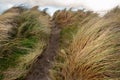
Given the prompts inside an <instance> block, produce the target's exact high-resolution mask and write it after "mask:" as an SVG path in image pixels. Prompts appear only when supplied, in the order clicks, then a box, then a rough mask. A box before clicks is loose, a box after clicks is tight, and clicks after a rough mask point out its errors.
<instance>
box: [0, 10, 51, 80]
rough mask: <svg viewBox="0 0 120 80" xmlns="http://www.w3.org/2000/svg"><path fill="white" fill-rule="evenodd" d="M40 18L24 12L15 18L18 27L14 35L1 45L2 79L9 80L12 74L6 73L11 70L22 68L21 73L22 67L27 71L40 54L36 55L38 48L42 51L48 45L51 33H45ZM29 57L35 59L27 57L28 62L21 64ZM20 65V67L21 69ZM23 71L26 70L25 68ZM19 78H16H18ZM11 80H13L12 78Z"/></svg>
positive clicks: (0, 71) (15, 28)
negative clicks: (23, 58) (23, 59)
mask: <svg viewBox="0 0 120 80" xmlns="http://www.w3.org/2000/svg"><path fill="white" fill-rule="evenodd" d="M39 16H40V14H38V13H37V14H36V13H34V12H32V11H24V12H23V13H21V14H20V15H19V16H18V17H16V18H14V20H15V21H16V25H17V26H16V27H14V28H13V30H12V31H13V32H14V33H12V34H9V36H10V37H9V38H8V39H7V40H6V41H5V42H3V43H2V44H1V45H0V55H1V56H0V73H5V74H1V75H2V76H1V78H3V76H4V75H6V76H5V78H6V79H8V78H7V75H8V74H10V73H8V74H7V72H6V71H7V70H8V69H9V68H11V69H13V70H15V69H16V66H17V67H18V68H20V71H21V67H22V68H23V67H26V69H29V68H27V67H28V66H29V64H31V63H32V62H31V63H29V62H30V61H32V59H34V58H35V57H36V56H37V55H38V54H40V52H39V53H35V51H36V48H37V47H38V48H37V49H39V50H38V51H41V50H42V49H43V47H44V46H45V45H46V44H47V42H48V38H49V33H48V32H45V30H44V29H45V28H44V26H43V25H42V23H41V22H40V20H39ZM38 44H39V45H38ZM32 52H34V54H32ZM28 55H32V56H33V57H30V56H29V58H27V57H26V60H27V61H26V62H25V61H23V62H20V61H22V60H20V58H21V57H23V56H24V57H25V56H28ZM21 59H22V58H21ZM22 63H23V64H22ZM20 64H21V65H20ZM25 64H26V65H25ZM18 65H20V67H19V66H18ZM23 70H25V69H24V68H23ZM18 71H19V69H18ZM25 71H26V70H25ZM11 72H12V71H11ZM22 73H23V72H21V73H20V75H19V74H18V75H19V76H21V74H22ZM24 73H25V72H24ZM11 74H12V73H11ZM16 74H17V73H15V74H12V76H13V75H16ZM9 76H10V75H9ZM19 76H16V78H17V77H19ZM13 78H15V77H13ZM9 79H12V77H10V78H9Z"/></svg>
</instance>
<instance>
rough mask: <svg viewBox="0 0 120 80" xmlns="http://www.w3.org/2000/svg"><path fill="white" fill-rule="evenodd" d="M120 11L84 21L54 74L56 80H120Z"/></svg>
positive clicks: (58, 60) (63, 52) (60, 56)
mask: <svg viewBox="0 0 120 80" xmlns="http://www.w3.org/2000/svg"><path fill="white" fill-rule="evenodd" d="M119 14H120V9H118V8H116V9H114V10H112V11H111V12H109V13H108V14H106V15H105V16H104V17H102V18H99V17H94V16H93V17H91V16H92V15H90V16H88V17H86V18H85V19H83V21H82V22H80V23H81V25H79V26H80V27H79V30H78V32H77V34H76V35H75V36H74V38H73V40H72V43H70V46H69V47H68V48H66V50H62V51H61V52H60V53H59V56H58V57H57V58H56V62H55V64H54V67H53V69H52V70H51V78H52V80H120V43H119V42H120V24H119V23H120V15H119Z"/></svg>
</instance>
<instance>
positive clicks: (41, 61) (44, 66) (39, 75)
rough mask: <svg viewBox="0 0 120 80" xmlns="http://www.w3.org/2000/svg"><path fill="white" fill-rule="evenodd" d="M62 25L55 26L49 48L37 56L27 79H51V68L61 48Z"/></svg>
mask: <svg viewBox="0 0 120 80" xmlns="http://www.w3.org/2000/svg"><path fill="white" fill-rule="evenodd" d="M60 31H61V29H60V27H58V26H53V27H52V31H51V36H50V40H49V43H48V46H47V48H46V49H45V50H44V51H43V52H42V54H41V55H40V56H39V57H38V58H37V60H36V62H35V63H34V64H33V66H32V68H31V70H30V71H29V73H28V74H27V76H26V78H25V80H49V79H48V75H49V69H50V68H51V67H52V62H53V61H54V58H55V56H56V55H57V52H58V49H59V40H60V39H59V38H60Z"/></svg>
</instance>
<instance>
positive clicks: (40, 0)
mask: <svg viewBox="0 0 120 80" xmlns="http://www.w3.org/2000/svg"><path fill="white" fill-rule="evenodd" d="M20 4H25V6H27V7H32V6H36V5H39V6H41V8H40V9H43V8H45V7H48V8H49V10H48V12H49V13H50V14H51V15H52V14H53V13H54V12H55V11H56V10H57V9H63V8H65V7H68V8H70V7H73V8H76V9H78V8H82V7H83V8H86V9H88V10H93V11H95V12H102V11H108V10H110V9H112V8H114V7H115V6H117V5H120V0H0V13H2V12H3V11H5V10H7V9H8V8H11V7H13V6H16V5H20Z"/></svg>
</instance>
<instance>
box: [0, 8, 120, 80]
mask: <svg viewBox="0 0 120 80" xmlns="http://www.w3.org/2000/svg"><path fill="white" fill-rule="evenodd" d="M56 27H59V28H60V30H59V31H60V38H58V39H60V40H59V47H58V48H59V50H58V51H55V52H57V55H56V56H55V60H54V62H49V60H48V63H46V64H49V63H52V67H51V69H50V70H49V78H51V79H50V80H120V9H119V8H118V7H116V8H114V9H113V10H111V11H109V12H108V13H107V14H106V15H104V16H103V17H100V16H99V15H98V14H97V13H93V12H92V11H84V10H78V11H72V9H69V10H66V9H64V10H58V11H56V12H55V13H54V15H53V16H52V17H50V16H49V15H48V14H47V13H46V12H45V11H38V6H36V7H33V8H32V9H29V10H28V9H25V8H22V7H13V8H11V9H9V10H8V11H6V12H4V13H3V14H2V15H0V80H27V79H25V77H26V75H27V74H28V73H29V71H30V69H31V67H32V66H33V65H34V63H35V62H36V61H37V58H41V57H44V56H43V54H41V53H44V50H47V47H48V49H49V47H50V46H51V45H48V44H50V42H52V40H50V39H51V35H55V34H56V33H57V31H55V29H56ZM53 28H54V32H56V33H53V32H52V29H53ZM59 31H58V32H59ZM53 40H54V39H53ZM56 42H57V40H56ZM54 45H55V44H54ZM56 45H57V44H56ZM53 48H54V47H53ZM54 49H55V48H54ZM48 51H49V50H48ZM50 51H51V52H52V50H50ZM53 52H54V51H53ZM48 53H49V52H48ZM49 55H50V54H49ZM51 55H52V53H51ZM38 56H39V57H38ZM48 57H51V56H48ZM48 57H46V58H48ZM44 67H47V66H44ZM38 72H39V71H38ZM35 80H38V79H36V78H35Z"/></svg>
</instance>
